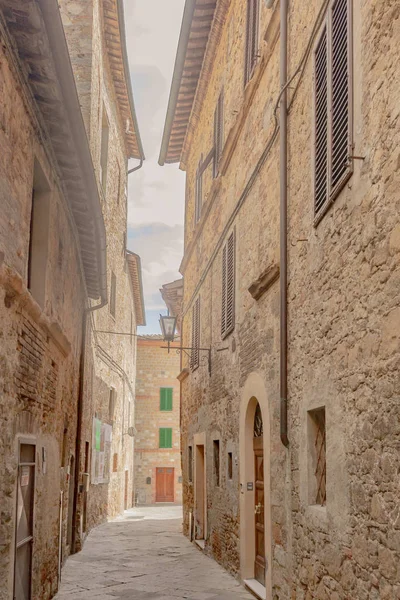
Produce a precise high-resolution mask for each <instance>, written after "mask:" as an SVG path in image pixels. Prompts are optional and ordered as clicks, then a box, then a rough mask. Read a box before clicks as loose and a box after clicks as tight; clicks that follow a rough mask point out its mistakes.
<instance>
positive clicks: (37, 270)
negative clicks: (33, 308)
mask: <svg viewBox="0 0 400 600" xmlns="http://www.w3.org/2000/svg"><path fill="white" fill-rule="evenodd" d="M49 227H50V187H49V184H48V182H47V179H46V176H45V174H44V173H43V170H42V168H41V166H40V164H39V162H38V161H37V160H35V165H34V172H33V186H32V208H31V224H30V237H29V255H28V289H29V291H30V292H31V294H32V296H33V297H34V298H35V300H36V302H37V303H38V304H39V305H40V306H41V307H42V308H44V304H45V297H46V272H47V257H48V246H49Z"/></svg>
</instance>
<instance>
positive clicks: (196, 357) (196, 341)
mask: <svg viewBox="0 0 400 600" xmlns="http://www.w3.org/2000/svg"><path fill="white" fill-rule="evenodd" d="M199 347H200V296H199V297H198V298H197V300H196V302H195V303H194V305H193V309H192V348H193V349H192V354H191V361H190V366H191V368H192V370H194V369H197V367H198V366H199V363H200V352H199Z"/></svg>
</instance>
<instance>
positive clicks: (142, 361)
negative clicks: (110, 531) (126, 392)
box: [135, 336, 182, 504]
mask: <svg viewBox="0 0 400 600" xmlns="http://www.w3.org/2000/svg"><path fill="white" fill-rule="evenodd" d="M157 337H158V338H159V339H157V338H156V339H154V340H147V339H144V338H138V354H137V379H136V411H135V427H136V435H135V496H136V498H137V503H138V504H154V503H155V502H156V469H157V467H170V468H174V469H175V471H174V496H175V502H176V503H177V504H181V503H182V483H181V482H180V477H181V475H182V470H181V454H180V387H179V382H178V380H177V376H178V375H179V371H180V356H179V355H178V354H177V353H176V350H175V349H174V348H175V347H177V346H178V345H177V344H174V345H172V349H171V352H170V353H169V354H168V351H167V350H166V349H165V348H164V349H163V348H161V346H164V345H165V344H164V343H163V341H162V339H161V338H160V336H157ZM161 387H172V388H173V404H172V411H160V388H161ZM160 427H171V428H172V448H171V449H166V448H165V449H160V448H159V428H160ZM148 477H151V484H148V483H147V482H146V479H147V478H148Z"/></svg>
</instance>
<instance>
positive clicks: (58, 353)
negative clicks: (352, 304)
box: [0, 39, 85, 600]
mask: <svg viewBox="0 0 400 600" xmlns="http://www.w3.org/2000/svg"><path fill="white" fill-rule="evenodd" d="M14 64H15V63H14ZM0 70H1V75H0V80H1V84H0V85H1V90H0V95H1V98H2V103H1V109H0V147H1V148H2V152H1V156H0V205H1V211H0V257H1V259H0V431H1V435H0V455H1V457H2V460H1V461H0V495H1V502H0V505H1V519H0V581H1V585H0V598H1V599H2V600H3V599H4V600H8V599H9V598H10V597H11V596H12V590H13V572H14V552H15V547H14V540H15V522H16V503H17V500H16V489H17V478H18V439H20V438H21V437H24V438H28V439H32V440H33V441H34V442H35V443H36V485H35V505H34V530H33V536H34V541H33V565H32V567H33V568H32V578H33V579H32V598H33V600H47V599H48V598H51V597H52V596H53V595H54V593H55V592H56V590H57V586H58V549H59V511H60V491H62V492H63V493H64V508H63V525H62V542H61V544H62V553H63V556H64V557H66V556H67V555H68V552H69V547H67V543H66V540H67V531H66V530H67V521H68V502H69V498H70V495H69V482H68V475H67V465H68V463H69V461H70V460H71V457H73V456H74V453H75V435H76V406H77V394H78V378H79V356H80V342H81V331H82V315H83V309H84V305H85V287H84V283H83V280H82V276H81V268H80V259H79V254H78V245H77V241H76V240H77V238H76V231H75V229H74V226H73V224H72V219H71V215H70V211H69V209H68V207H67V204H66V200H65V198H64V197H63V195H62V193H61V191H60V187H59V184H58V180H57V175H56V170H55V168H54V167H53V165H52V163H51V161H50V159H49V154H48V149H47V148H46V147H45V146H43V145H42V143H41V140H40V138H39V132H38V129H37V126H36V124H35V123H34V122H33V121H32V118H31V116H30V115H31V114H33V113H32V112H31V111H33V110H34V107H33V106H32V105H30V104H28V103H27V101H26V96H24V87H23V85H21V81H20V79H19V78H18V74H17V72H16V71H14V70H13V67H11V60H10V55H9V54H8V50H7V45H6V43H5V40H3V39H2V40H1V50H0ZM35 159H36V160H37V161H38V162H39V163H40V165H41V168H42V170H43V172H44V174H45V176H46V179H47V181H48V184H49V188H50V192H49V195H50V204H49V229H48V261H47V267H46V292H45V304H44V309H43V310H42V309H41V308H40V307H39V305H38V304H37V303H36V301H35V300H34V298H33V297H32V295H31V293H30V292H29V291H28V290H27V272H28V254H29V238H30V215H31V202H32V186H33V172H34V160H35ZM65 429H66V431H65ZM64 431H65V434H64ZM63 450H64V456H63Z"/></svg>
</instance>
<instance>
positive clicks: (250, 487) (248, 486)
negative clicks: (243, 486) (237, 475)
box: [247, 481, 253, 492]
mask: <svg viewBox="0 0 400 600" xmlns="http://www.w3.org/2000/svg"><path fill="white" fill-rule="evenodd" d="M247 491H248V492H252V491H253V482H252V481H248V482H247Z"/></svg>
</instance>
